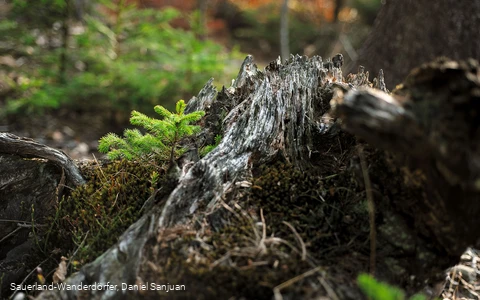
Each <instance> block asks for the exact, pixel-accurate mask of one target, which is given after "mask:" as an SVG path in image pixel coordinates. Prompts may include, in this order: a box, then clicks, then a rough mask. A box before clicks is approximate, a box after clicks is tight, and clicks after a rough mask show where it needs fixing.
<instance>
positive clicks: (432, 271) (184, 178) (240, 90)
mask: <svg viewBox="0 0 480 300" xmlns="http://www.w3.org/2000/svg"><path fill="white" fill-rule="evenodd" d="M341 65H342V60H341V57H340V56H337V57H335V58H333V59H332V60H327V61H323V60H322V59H321V58H320V57H312V58H306V57H300V56H291V57H290V58H289V59H288V60H287V61H286V62H285V63H283V64H282V63H281V62H280V60H277V61H274V62H272V63H270V64H269V65H268V66H267V67H266V68H265V70H264V71H259V70H258V69H257V67H256V66H255V64H254V63H253V58H252V57H251V56H248V57H247V58H246V59H245V61H244V63H243V65H242V67H241V69H240V72H239V74H238V76H237V78H236V79H235V81H234V82H233V84H232V86H231V87H229V88H223V89H222V91H220V92H217V91H216V90H215V88H214V87H213V86H212V84H211V81H210V82H208V83H207V85H206V86H205V87H204V88H203V89H202V91H201V92H200V93H199V95H198V96H197V97H194V98H193V99H192V100H190V102H189V104H188V107H187V111H186V113H188V112H191V111H193V110H199V109H201V110H205V111H206V115H205V117H204V118H203V120H202V121H201V122H202V126H203V131H202V132H201V133H200V134H199V135H198V136H197V138H196V139H195V140H191V141H186V145H189V146H190V148H191V150H190V151H189V152H187V153H186V154H185V155H184V156H182V157H181V158H180V159H179V160H178V162H177V163H178V165H179V167H180V169H181V175H180V178H179V180H178V183H177V185H176V187H175V189H174V190H173V191H172V192H171V193H170V194H169V195H168V196H166V197H165V198H162V199H155V200H156V201H155V204H153V206H152V209H150V210H149V211H148V212H147V213H146V214H145V215H144V216H143V217H142V218H141V219H140V220H138V221H137V222H136V223H135V224H133V225H132V226H131V227H130V228H129V229H128V230H127V231H126V232H125V233H124V234H123V235H122V236H121V237H120V238H119V242H118V243H117V244H116V245H115V246H113V247H111V248H110V249H109V250H108V251H106V252H105V253H104V254H103V255H102V256H100V257H99V258H97V259H96V260H95V261H94V262H92V263H89V264H87V265H85V266H84V267H83V268H82V269H81V270H80V271H79V272H78V273H75V274H73V275H72V276H70V277H69V278H68V279H67V280H66V281H65V284H67V285H69V286H78V285H80V284H82V285H88V284H90V285H92V284H95V285H97V286H98V285H106V284H108V288H112V290H110V289H105V288H103V289H94V290H93V289H88V290H82V291H78V290H55V291H47V292H44V293H42V294H40V296H39V299H73V298H83V297H84V298H100V297H101V298H102V299H113V298H115V299H116V298H126V299H139V298H140V299H157V298H158V297H160V296H168V297H169V299H170V298H171V299H192V298H195V299H213V298H221V299H228V298H231V297H234V298H245V299H272V298H275V299H282V298H283V299H314V298H318V297H320V296H326V297H329V298H331V299H362V298H364V296H363V295H362V293H361V292H360V290H359V288H358V287H357V285H356V284H355V280H356V276H357V275H358V273H360V272H368V271H369V266H372V265H371V263H370V261H371V260H372V257H371V256H370V255H371V254H370V253H372V252H371V249H370V245H372V244H373V245H376V246H375V247H376V250H377V251H376V256H375V257H373V259H374V262H375V270H376V275H377V277H378V278H379V279H382V280H386V281H389V282H393V283H395V284H397V285H401V286H402V287H403V288H405V289H407V291H408V292H409V293H412V292H415V291H419V290H421V289H423V288H424V287H425V283H426V282H427V283H435V281H436V280H438V279H440V278H443V270H444V269H445V268H447V267H449V266H451V265H453V264H454V263H455V262H456V261H458V259H459V255H460V254H461V252H462V251H463V250H465V247H467V246H468V245H478V242H477V241H478V235H477V234H476V232H475V230H474V229H475V228H478V226H477V227H468V226H475V225H478V224H477V222H478V218H475V217H474V216H475V214H477V210H478V201H476V199H477V198H476V197H477V195H478V192H477V190H478V188H477V187H478V185H477V184H476V182H477V179H476V178H477V177H476V174H477V173H476V172H477V167H476V161H477V159H476V154H475V153H476V151H475V149H476V146H475V145H476V144H475V140H474V139H471V138H472V137H476V134H477V127H476V125H475V124H476V122H477V121H476V120H477V119H476V118H477V114H476V102H475V99H477V98H478V81H477V80H478V71H476V70H477V69H475V68H476V67H475V68H474V66H476V65H475V64H474V63H473V62H472V63H468V64H464V63H461V64H455V65H454V63H452V62H443V63H440V64H439V63H436V64H434V65H430V66H427V67H424V68H423V69H420V71H416V73H414V74H413V75H412V77H410V79H408V80H407V82H406V84H405V86H404V88H403V89H400V90H399V91H397V92H396V94H395V95H397V96H393V97H392V96H389V95H388V94H385V93H382V92H380V91H378V90H371V89H370V88H373V87H376V88H379V89H381V90H383V91H386V87H385V84H384V82H383V73H382V72H380V73H379V76H378V78H377V79H376V80H374V83H371V82H369V81H368V73H365V72H364V71H363V70H361V71H360V72H359V73H358V74H354V75H349V76H347V78H346V79H345V80H344V79H343V76H342V71H341ZM349 90H351V91H350V92H348V91H349ZM347 92H348V93H347ZM345 93H346V96H345V97H344V96H343V94H345ZM437 93H438V94H437ZM394 97H396V98H394ZM477 100H478V99H477ZM331 104H332V105H331ZM332 106H333V107H332ZM471 112H474V113H473V114H471ZM338 117H340V119H337V118H338ZM437 118H438V119H437ZM341 126H343V127H344V128H345V129H346V130H347V131H349V132H351V133H354V134H355V135H357V136H359V137H361V138H362V139H365V140H367V141H369V142H370V145H366V144H365V143H364V142H362V141H361V140H359V141H357V139H356V137H355V136H354V135H352V134H350V133H347V132H346V131H344V130H342V128H341ZM217 134H221V135H222V136H223V139H222V141H221V143H220V144H219V145H218V147H216V148H215V149H214V150H213V151H212V152H210V153H209V154H207V155H206V156H205V157H203V158H202V159H199V158H198V156H197V155H195V153H196V150H197V148H198V147H201V146H202V145H206V144H212V143H213V139H214V137H215V136H216V135H217ZM377 146H378V147H381V148H386V149H392V151H391V152H390V151H389V152H387V151H384V150H380V149H376V148H373V147H377ZM359 148H361V149H363V150H360V149H359ZM359 153H360V154H359ZM363 156H364V157H365V161H366V163H367V164H366V165H367V167H365V166H364V165H365V164H363V163H362V161H361V159H360V157H363ZM365 174H368V178H369V179H370V184H369V185H367V184H366V182H367V180H366V177H367V176H365ZM368 186H370V188H369V187H368ZM367 189H369V190H368V191H366V190H367ZM367 193H371V194H372V198H373V199H371V200H372V201H374V203H375V206H376V211H375V215H374V220H373V221H374V222H375V224H376V228H377V231H378V234H377V236H376V240H375V242H376V243H371V241H370V238H371V237H372V235H370V221H371V219H370V218H369V211H368V209H367V196H366V195H367ZM455 195H461V196H462V197H463V198H457V201H456V202H455V203H454V202H453V201H454V200H453V199H454V197H455ZM475 201H476V202H475ZM455 204H456V205H455ZM445 222H446V223H445ZM453 222H455V223H453ZM464 226H467V227H464ZM462 228H463V230H461V229H462ZM465 228H466V229H465ZM370 271H373V270H370ZM152 283H153V284H158V285H154V286H152ZM144 285H145V287H146V288H147V289H148V290H142V287H143V286H144ZM162 285H163V286H162ZM182 286H184V287H185V290H181V289H182ZM155 287H156V288H155ZM165 287H166V288H167V290H166V291H165ZM129 288H132V289H133V288H137V289H139V290H135V291H133V290H130V289H129ZM162 288H163V290H160V289H162ZM169 289H170V290H169ZM176 289H180V290H176Z"/></svg>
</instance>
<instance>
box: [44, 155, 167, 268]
mask: <svg viewBox="0 0 480 300" xmlns="http://www.w3.org/2000/svg"><path fill="white" fill-rule="evenodd" d="M159 170H160V171H159ZM82 171H83V173H84V176H85V177H86V179H87V180H88V182H87V184H85V185H83V186H80V187H78V188H76V189H75V190H73V191H72V192H71V193H70V194H69V195H67V196H65V197H64V198H63V200H62V201H61V203H60V204H59V207H58V211H57V214H56V216H54V217H52V220H51V221H52V222H55V223H56V225H57V226H55V227H53V228H52V232H50V233H49V234H50V238H49V241H48V243H49V248H59V247H60V248H61V249H62V255H65V253H70V254H73V252H74V251H76V250H77V248H78V251H77V253H76V255H75V258H74V260H76V261H78V262H79V264H77V266H78V267H80V266H81V265H83V264H85V263H87V262H89V261H92V260H93V259H95V258H96V257H97V256H99V255H100V254H101V253H103V252H104V251H105V250H107V249H108V248H109V247H111V246H112V245H113V244H115V243H116V242H117V239H118V237H119V236H120V235H121V234H122V233H123V232H124V231H125V230H126V229H127V228H128V226H130V225H131V224H132V223H134V222H135V221H136V220H137V219H138V218H139V217H140V216H141V215H142V213H143V210H142V207H143V205H144V203H145V201H146V200H147V199H148V198H149V197H150V196H151V195H152V192H153V191H154V190H155V189H156V188H159V186H160V185H162V184H163V183H164V181H165V176H163V175H164V174H165V171H163V169H161V168H159V167H158V166H155V165H153V164H140V163H136V162H130V161H125V160H124V161H115V162H111V163H108V164H106V165H104V166H98V165H89V166H85V167H84V168H83V170H82ZM155 172H157V173H159V175H160V176H156V175H155ZM157 196H158V195H157Z"/></svg>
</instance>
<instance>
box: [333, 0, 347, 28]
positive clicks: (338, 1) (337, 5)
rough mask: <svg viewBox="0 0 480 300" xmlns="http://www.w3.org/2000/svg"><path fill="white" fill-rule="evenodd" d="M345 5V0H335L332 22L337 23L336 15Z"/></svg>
mask: <svg viewBox="0 0 480 300" xmlns="http://www.w3.org/2000/svg"><path fill="white" fill-rule="evenodd" d="M344 4H345V0H335V9H334V11H333V22H335V23H337V22H338V15H339V14H340V11H341V10H342V7H343V5H344Z"/></svg>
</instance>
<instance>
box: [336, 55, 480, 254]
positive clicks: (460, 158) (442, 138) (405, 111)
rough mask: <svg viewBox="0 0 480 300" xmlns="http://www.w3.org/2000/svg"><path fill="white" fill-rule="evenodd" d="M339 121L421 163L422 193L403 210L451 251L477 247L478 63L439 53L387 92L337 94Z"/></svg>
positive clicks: (479, 195)
mask: <svg viewBox="0 0 480 300" xmlns="http://www.w3.org/2000/svg"><path fill="white" fill-rule="evenodd" d="M336 110H337V112H338V113H339V115H340V117H341V118H342V120H343V121H344V123H343V124H344V128H345V129H346V130H348V131H350V132H351V133H354V134H355V135H356V136H359V137H362V138H364V139H365V140H367V141H368V142H369V143H370V144H372V145H376V146H379V147H381V148H384V149H387V150H390V151H394V152H396V153H400V154H401V155H402V156H403V157H405V158H406V159H405V160H406V161H405V165H407V166H409V167H411V168H413V169H417V170H422V171H421V172H422V173H423V176H424V178H425V180H424V190H425V193H426V195H425V196H424V197H422V198H420V199H417V201H418V202H417V203H416V204H415V205H414V207H415V208H416V209H415V210H414V211H410V212H409V214H410V215H411V217H412V218H413V219H415V220H421V222H422V223H424V225H426V227H427V229H428V230H430V231H432V232H433V234H434V237H435V239H436V240H437V241H438V242H439V243H440V244H441V245H442V246H443V247H444V249H446V250H447V252H448V253H449V254H451V255H455V256H460V255H461V254H462V253H463V251H465V249H466V247H468V246H471V245H475V246H476V247H477V248H479V247H480V239H479V235H478V231H477V230H476V229H475V228H480V218H479V217H478V216H479V215H480V164H479V163H478V162H480V153H479V151H478V149H479V146H480V145H479V141H480V130H479V126H480V67H479V65H478V62H477V61H474V60H469V61H462V62H460V63H458V62H455V61H450V60H444V59H441V60H437V61H435V62H433V63H430V64H427V65H424V66H422V67H420V68H418V69H415V70H414V71H413V72H412V73H411V75H410V76H409V77H408V79H407V81H406V82H405V84H404V85H402V86H401V87H400V88H399V89H398V90H396V91H395V93H394V94H393V96H390V95H387V94H384V93H380V92H378V91H374V90H369V89H363V90H356V91H351V92H349V93H348V94H347V95H346V97H345V99H342V98H340V99H339V103H338V104H337V106H336Z"/></svg>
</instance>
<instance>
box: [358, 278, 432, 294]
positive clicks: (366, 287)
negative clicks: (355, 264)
mask: <svg viewBox="0 0 480 300" xmlns="http://www.w3.org/2000/svg"><path fill="white" fill-rule="evenodd" d="M357 281H358V285H359V286H360V288H361V289H362V291H363V292H364V293H365V295H366V296H367V297H368V298H369V299H372V300H404V299H406V298H405V293H404V292H403V291H402V290H400V289H398V288H396V287H393V286H391V285H388V284H386V283H382V282H378V281H377V280H375V278H373V277H372V276H370V275H367V274H360V275H359V276H358V278H357ZM425 299H426V298H425V296H423V295H414V296H412V297H411V298H410V300H425Z"/></svg>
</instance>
